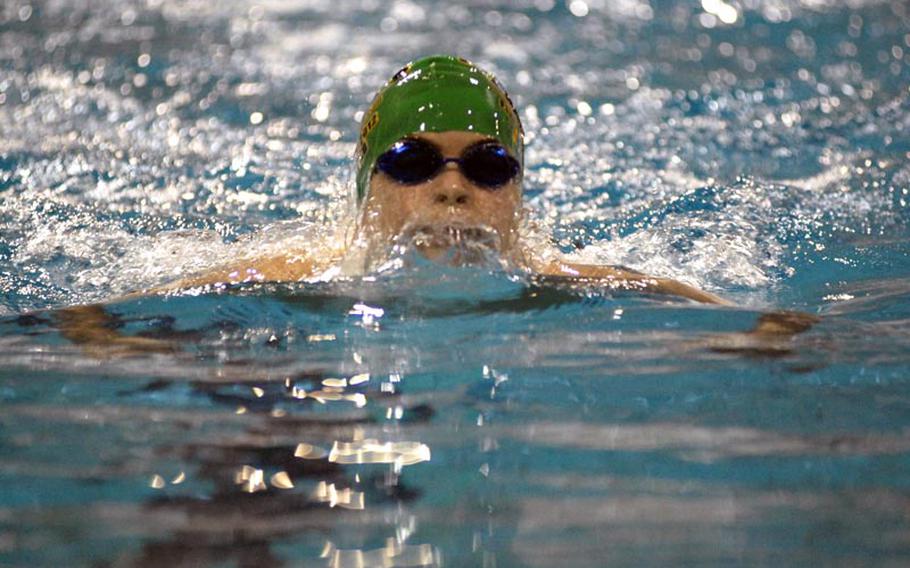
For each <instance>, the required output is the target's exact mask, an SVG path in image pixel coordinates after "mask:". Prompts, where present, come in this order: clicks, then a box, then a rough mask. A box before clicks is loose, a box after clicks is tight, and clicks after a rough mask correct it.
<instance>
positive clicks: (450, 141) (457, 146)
mask: <svg viewBox="0 0 910 568" xmlns="http://www.w3.org/2000/svg"><path fill="white" fill-rule="evenodd" d="M415 138H416V139H418V140H424V141H426V142H429V143H430V144H432V145H433V146H436V147H437V148H439V150H440V151H442V152H443V153H446V154H447V153H449V152H453V153H455V154H457V153H459V151H461V150H462V149H464V148H467V147H468V146H473V145H474V144H481V143H485V142H493V143H499V141H498V140H496V139H495V138H493V137H492V136H487V135H484V134H479V133H477V132H465V131H462V130H449V131H446V132H414V133H413V134H409V135H407V136H405V137H404V138H402V140H405V139H415ZM390 147H391V146H390Z"/></svg>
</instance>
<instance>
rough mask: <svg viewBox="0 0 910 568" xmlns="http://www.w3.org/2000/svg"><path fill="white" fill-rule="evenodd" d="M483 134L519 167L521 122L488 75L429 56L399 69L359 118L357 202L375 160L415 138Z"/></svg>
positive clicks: (363, 193)
mask: <svg viewBox="0 0 910 568" xmlns="http://www.w3.org/2000/svg"><path fill="white" fill-rule="evenodd" d="M448 130H460V131H468V132H477V133H479V134H486V135H487V136H490V137H491V138H495V139H496V140H497V141H499V143H500V144H502V145H503V146H505V147H506V148H507V149H508V150H509V152H510V153H511V154H512V156H514V157H515V159H516V160H518V163H519V164H523V162H524V141H523V139H522V134H523V131H522V128H521V121H520V120H519V119H518V114H517V113H516V112H515V107H514V106H513V105H512V101H511V100H510V99H509V96H508V95H507V94H506V92H505V91H504V90H503V88H502V87H500V86H499V84H498V83H497V82H496V79H495V78H494V77H493V75H491V74H490V73H487V72H486V71H483V70H482V69H479V68H478V67H476V66H475V65H474V64H473V63H471V62H470V61H468V60H466V59H462V58H461V57H453V56H451V55H432V56H430V57H424V58H423V59H418V60H417V61H414V62H412V63H409V64H407V65H405V66H404V67H403V68H402V69H401V70H400V71H399V72H398V73H396V74H395V76H394V77H392V79H391V80H390V81H389V82H388V83H386V85H385V86H384V87H383V88H382V89H381V90H380V91H379V93H377V94H376V98H375V99H373V103H372V104H371V105H370V110H368V111H367V113H366V114H365V115H364V117H363V122H362V127H361V130H360V143H359V145H358V149H357V159H358V166H357V201H358V202H362V201H363V199H364V198H365V197H366V194H367V191H368V189H369V185H370V175H371V173H372V171H373V166H374V165H375V164H376V160H377V159H378V158H379V156H380V155H381V154H382V153H383V152H385V151H386V150H388V149H389V148H390V147H391V146H392V145H393V144H394V143H395V142H397V141H398V140H400V139H402V138H404V137H405V136H408V135H411V134H414V133H416V132H445V131H448Z"/></svg>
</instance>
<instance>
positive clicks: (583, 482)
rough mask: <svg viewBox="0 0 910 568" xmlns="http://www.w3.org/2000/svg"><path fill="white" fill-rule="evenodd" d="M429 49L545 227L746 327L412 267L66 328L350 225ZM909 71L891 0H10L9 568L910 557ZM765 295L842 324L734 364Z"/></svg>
mask: <svg viewBox="0 0 910 568" xmlns="http://www.w3.org/2000/svg"><path fill="white" fill-rule="evenodd" d="M439 51H446V52H457V53H459V54H461V55H464V56H466V57H468V58H470V59H472V60H475V61H477V62H478V63H480V64H482V65H483V66H484V67H486V68H489V69H491V70H493V71H495V72H496V73H497V75H498V77H499V78H500V80H501V81H502V83H503V84H504V85H505V86H506V87H507V89H508V90H509V91H510V93H511V94H512V96H513V99H514V100H515V101H516V103H517V104H518V106H519V107H520V108H521V116H522V119H523V121H524V124H525V130H526V131H527V136H528V148H527V155H526V161H527V167H528V173H527V176H526V197H527V200H526V201H527V204H528V211H527V214H526V216H527V220H528V222H527V225H528V230H529V231H536V232H537V233H538V234H541V233H542V234H544V235H547V236H550V237H552V239H553V241H554V243H555V246H557V247H558V248H560V249H561V250H562V251H563V252H565V253H566V254H570V255H571V256H572V257H573V258H575V259H577V260H584V261H596V262H605V263H614V264H623V265H626V266H630V267H633V268H637V269H639V270H642V271H645V272H649V273H652V274H658V275H662V276H668V277H674V278H677V279H681V280H684V281H687V282H690V283H692V284H695V285H698V286H700V287H702V288H704V289H707V290H710V291H712V292H715V293H717V294H720V295H722V296H725V297H727V298H730V299H731V300H733V301H735V302H736V303H737V305H738V306H739V307H738V308H735V309H728V308H715V307H704V306H699V305H694V304H689V303H685V302H678V301H672V300H667V299H661V298H654V297H641V296H636V295H631V294H617V295H609V294H605V293H603V292H602V291H598V290H591V289H564V288H554V287H552V286H548V285H545V284H542V283H535V282H532V281H529V280H528V279H527V278H525V277H523V276H522V275H520V274H519V275H516V274H509V273H501V272H496V271H492V272H491V271H486V270H482V269H453V268H447V267H439V266H433V265H426V264H420V263H418V266H408V267H405V268H402V269H399V270H395V271H391V272H390V273H383V274H379V275H374V276H375V278H367V279H352V280H339V281H333V282H324V283H319V284H307V285H283V286H275V285H269V286H258V287H257V286H250V287H246V288H241V289H236V290H231V291H228V292H224V293H220V294H217V293H212V294H207V295H199V296H176V297H148V298H140V299H132V300H120V301H115V302H114V303H112V304H110V305H109V307H108V308H107V310H108V313H109V314H111V317H112V318H114V319H113V325H116V326H117V328H118V330H119V332H120V333H122V334H124V335H131V336H140V337H149V338H159V339H168V340H172V341H178V342H179V343H180V345H181V348H180V349H179V350H177V351H176V352H169V353H153V354H145V355H134V356H132V357H99V356H97V354H93V353H90V352H87V351H85V350H84V349H82V348H80V347H79V346H77V345H74V344H72V343H71V342H70V341H68V340H67V339H66V338H64V337H62V336H61V334H60V332H59V330H58V323H57V322H58V320H57V319H56V318H57V316H55V311H54V310H56V309H59V308H62V307H66V306H70V305H75V304H83V303H89V302H95V301H106V300H112V299H115V298H117V297H119V296H120V295H122V294H123V293H125V292H128V291H130V290H134V289H138V288H143V287H148V286H152V285H156V284H160V283H163V282H167V281H171V280H173V279H175V278H177V277H179V276H180V275H185V274H189V273H192V272H193V271H194V270H198V269H200V268H204V267H206V266H212V265H216V264H218V263H219V262H220V261H223V260H224V259H227V258H231V257H234V256H236V255H237V254H238V251H240V250H274V249H275V248H280V247H282V243H287V242H288V241H289V240H290V241H294V242H301V241H302V242H308V241H309V240H310V239H315V238H317V237H318V236H321V235H324V234H325V233H327V232H330V231H332V230H334V229H335V227H337V226H343V225H344V219H346V218H349V216H350V203H349V202H348V201H347V199H348V197H349V195H350V193H351V185H352V181H353V178H352V175H351V168H352V161H351V155H352V153H353V150H354V146H355V142H356V138H357V123H358V120H359V119H360V115H359V114H358V113H359V112H360V111H362V110H363V109H364V108H365V106H366V105H367V104H368V102H369V99H370V96H371V93H372V92H373V91H374V90H375V89H376V88H377V87H378V86H379V85H380V84H381V83H382V82H383V81H384V80H385V79H386V78H387V77H388V76H390V75H391V74H392V73H394V72H395V71H396V70H397V69H398V68H399V67H400V66H401V65H402V64H403V63H404V62H406V61H407V60H409V59H412V58H415V57H417V56H420V55H424V54H427V53H432V52H439ZM908 78H910V10H908V8H907V5H906V4H905V3H903V2H896V1H895V2H885V1H874V0H851V1H849V2H846V1H836V0H811V1H810V0H801V1H800V0H737V1H730V2H727V1H726V0H724V1H720V0H716V1H711V0H705V1H704V2H702V3H700V4H699V3H694V2H682V1H663V0H661V1H658V0H650V1H649V0H606V1H604V0H601V1H594V0H589V1H587V2H581V1H578V0H576V1H573V2H553V1H552V0H536V1H523V2H508V3H506V2H496V1H483V2H470V3H462V4H457V5H451V3H443V2H425V3H411V2H406V1H396V2H390V3H386V2H373V1H369V0H364V1H361V2H354V1H351V2H320V1H311V2H273V1H264V2H261V3H258V4H253V3H247V2H240V1H228V2H217V3H215V2H212V3H207V2H196V1H192V0H183V1H173V2H165V1H160V0H155V1H147V2H127V1H119V0H107V1H101V0H81V1H79V2H72V1H66V2H64V1H62V0H47V1H44V2H32V1H28V2H26V1H24V0H8V1H7V2H4V3H3V5H2V6H0V124H2V125H3V126H2V127H0V486H2V490H0V565H4V566H5V565H10V566H62V565H68V566H74V565H76V566H178V565H179V566H183V565H185V566H207V565H213V566H260V565H276V566H278V565H304V566H320V565H324V566H442V565H445V566H487V567H492V566H497V567H503V566H593V565H611V566H613V565H616V566H641V565H770V564H775V565H793V566H804V565H850V566H855V565H905V564H906V563H907V562H908V556H910V519H908V514H907V511H908V510H910V509H908V506H910V435H908V428H910V397H908V395H907V394H906V393H907V389H908V386H910V284H908V276H910V215H908V208H907V201H908V199H910V165H908V161H910V144H908V140H910V137H908V135H907V130H908V129H910V90H908V84H910V80H908ZM774 309H790V310H802V311H805V312H808V313H812V314H816V315H820V316H821V317H822V321H821V322H820V323H819V324H817V325H816V326H814V327H813V328H812V329H810V330H809V331H808V332H806V333H803V334H800V335H797V336H795V337H794V338H793V339H792V340H788V341H785V342H782V343H780V344H778V345H776V346H775V347H776V348H775V349H773V350H769V349H765V350H761V351H755V350H751V351H750V350H740V351H738V352H736V351H734V352H728V351H727V352H721V351H719V350H717V349H712V346H717V345H718V342H719V341H724V338H727V339H729V337H731V336H730V335H729V334H735V333H736V332H742V331H745V330H748V329H750V328H751V326H752V325H754V323H755V321H756V319H757V318H758V317H759V315H760V314H762V313H764V312H767V311H770V310H774ZM357 461H360V462H363V463H354V462H357Z"/></svg>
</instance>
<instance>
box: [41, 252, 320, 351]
mask: <svg viewBox="0 0 910 568" xmlns="http://www.w3.org/2000/svg"><path fill="white" fill-rule="evenodd" d="M327 266H328V263H327V262H325V261H323V262H318V261H316V260H314V259H313V258H311V257H309V256H305V255H302V254H299V253H292V252H288V253H283V254H280V255H274V256H269V257H260V258H256V259H250V260H244V261H237V262H235V263H233V264H229V265H226V266H223V267H220V268H217V269H214V270H210V271H208V272H204V273H202V274H199V275H196V276H190V277H188V278H184V279H181V280H178V281H176V282H172V283H170V284H165V285H163V286H158V287H156V288H150V289H147V290H142V291H137V292H132V293H130V294H126V295H124V296H120V297H118V298H116V299H113V300H110V301H109V302H108V304H116V303H118V302H123V301H127V300H133V299H136V298H141V297H143V296H148V295H154V294H165V293H169V292H177V291H179V290H186V289H190V288H201V287H205V286H215V285H233V284H243V283H248V282H297V281H299V280H304V279H306V278H309V277H312V276H315V275H316V274H317V273H318V272H319V271H322V270H325V269H326V268H327ZM54 320H55V322H56V324H57V328H58V329H59V330H60V333H61V335H63V337H65V338H67V339H68V340H70V341H71V342H72V343H74V344H76V345H79V346H81V347H82V348H83V350H84V351H85V352H86V353H87V354H89V355H92V356H96V357H104V358H107V357H122V356H130V355H137V354H142V353H152V352H173V351H176V350H177V345H176V344H175V343H174V342H171V341H166V340H160V339H153V338H146V337H136V336H128V335H124V334H122V333H121V332H120V331H119V330H118V327H119V320H118V319H117V318H116V317H115V316H114V315H112V314H111V313H110V312H109V311H108V310H107V309H106V305H103V304H88V305H81V306H71V307H67V308H62V309H59V310H56V311H55V312H54Z"/></svg>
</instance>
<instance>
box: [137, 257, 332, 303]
mask: <svg viewBox="0 0 910 568" xmlns="http://www.w3.org/2000/svg"><path fill="white" fill-rule="evenodd" d="M335 257H336V255H329V257H328V258H326V259H315V258H313V257H312V256H311V255H308V254H305V253H300V252H297V251H294V252H287V253H281V254H278V255H272V256H264V257H258V258H251V259H246V260H241V261H236V262H234V263H231V264H227V265H225V266H220V267H218V268H214V269H211V270H208V271H206V272H203V273H201V274H197V275H194V276H189V277H187V278H183V279H181V280H177V281H175V282H171V283H169V284H165V285H163V286H158V287H156V288H151V289H148V290H145V291H144V292H143V294H162V293H167V292H175V291H178V290H186V289H189V288H201V287H205V286H216V285H236V284H246V283H252V282H299V281H301V280H306V279H307V278H312V277H313V276H315V275H317V274H318V273H320V272H321V271H324V270H326V269H327V268H328V267H329V266H330V265H331V264H332V262H333V261H334V259H335Z"/></svg>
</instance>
